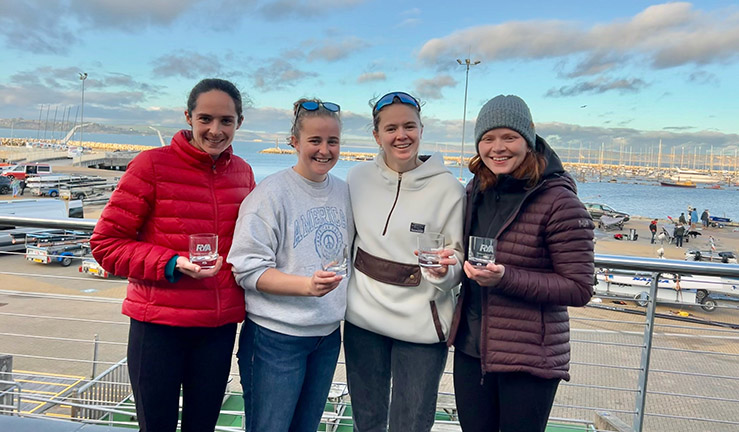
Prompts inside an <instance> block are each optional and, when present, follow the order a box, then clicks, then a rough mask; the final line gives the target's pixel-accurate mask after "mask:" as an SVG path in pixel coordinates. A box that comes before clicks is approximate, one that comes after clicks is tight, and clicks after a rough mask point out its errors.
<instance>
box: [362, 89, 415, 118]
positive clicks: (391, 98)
mask: <svg viewBox="0 0 739 432" xmlns="http://www.w3.org/2000/svg"><path fill="white" fill-rule="evenodd" d="M395 98H397V99H398V100H399V101H400V102H401V103H404V104H406V105H410V106H412V107H414V108H415V109H417V110H418V112H421V105H419V104H418V101H417V100H416V98H414V97H413V96H411V95H409V94H408V93H404V92H392V93H388V94H386V95H385V96H383V97H381V98H380V99H378V100H377V102H376V103H375V107H374V108H372V115H376V114H377V113H378V112H379V111H380V110H381V109H383V108H385V107H386V106H388V105H392V104H394V103H395Z"/></svg>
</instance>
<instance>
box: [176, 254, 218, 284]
mask: <svg viewBox="0 0 739 432" xmlns="http://www.w3.org/2000/svg"><path fill="white" fill-rule="evenodd" d="M222 266H223V257H222V256H219V257H218V259H217V260H216V265H215V267H213V268H209V269H203V268H201V267H200V266H199V265H197V264H193V263H191V262H190V260H189V259H187V258H186V257H183V256H179V257H177V261H176V262H175V269H177V270H179V272H180V273H182V274H184V275H186V276H190V277H191V278H193V279H205V278H209V277H213V276H215V275H216V274H218V271H220V270H221V267H222Z"/></svg>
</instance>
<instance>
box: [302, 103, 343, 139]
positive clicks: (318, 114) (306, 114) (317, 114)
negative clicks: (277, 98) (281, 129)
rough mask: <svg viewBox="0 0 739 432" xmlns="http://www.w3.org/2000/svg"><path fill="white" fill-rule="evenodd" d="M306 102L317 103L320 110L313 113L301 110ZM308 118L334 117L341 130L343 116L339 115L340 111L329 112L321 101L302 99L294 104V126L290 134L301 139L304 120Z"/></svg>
mask: <svg viewBox="0 0 739 432" xmlns="http://www.w3.org/2000/svg"><path fill="white" fill-rule="evenodd" d="M304 102H315V103H317V104H318V108H317V109H315V110H313V111H309V110H307V109H301V106H300V105H301V104H303V103H304ZM306 117H333V118H335V119H336V121H337V122H339V129H341V116H340V115H339V111H336V112H333V111H329V110H327V109H326V108H325V107H324V106H323V101H322V100H320V99H316V98H313V99H309V98H300V99H298V100H297V101H296V102H295V103H294V104H293V125H292V127H291V128H290V134H291V135H292V136H294V137H295V138H297V139H300V131H301V130H302V129H303V119H304V118H306Z"/></svg>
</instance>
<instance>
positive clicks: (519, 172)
mask: <svg viewBox="0 0 739 432" xmlns="http://www.w3.org/2000/svg"><path fill="white" fill-rule="evenodd" d="M546 167H547V160H546V159H545V158H544V155H542V154H540V153H537V152H535V151H530V152H528V153H526V157H525V158H524V160H523V162H521V165H519V166H518V168H516V169H515V170H514V171H513V172H512V173H511V177H513V178H516V179H525V178H528V179H529V181H528V182H527V183H526V186H527V187H529V188H531V187H534V186H536V184H537V183H539V180H541V176H542V174H543V173H544V169H545V168H546ZM470 171H471V172H472V174H474V175H475V177H477V178H478V181H479V184H480V191H484V190H485V189H487V188H489V187H492V186H495V184H496V183H497V181H498V176H496V175H495V174H494V173H493V172H492V171H490V168H488V167H487V166H485V163H484V162H483V161H482V158H481V157H480V155H479V154H476V155H475V156H473V157H472V159H471V160H470Z"/></svg>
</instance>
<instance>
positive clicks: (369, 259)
mask: <svg viewBox="0 0 739 432" xmlns="http://www.w3.org/2000/svg"><path fill="white" fill-rule="evenodd" d="M354 268H355V269H357V270H359V271H360V272H362V273H364V274H366V275H367V276H369V277H371V278H372V279H374V280H376V281H378V282H383V283H387V284H391V285H398V286H405V287H413V286H418V285H419V284H420V283H421V267H419V266H418V264H402V263H399V262H395V261H390V260H387V259H384V258H378V257H376V256H374V255H370V254H369V253H367V252H365V251H363V250H362V248H357V254H356V256H355V257H354Z"/></svg>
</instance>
